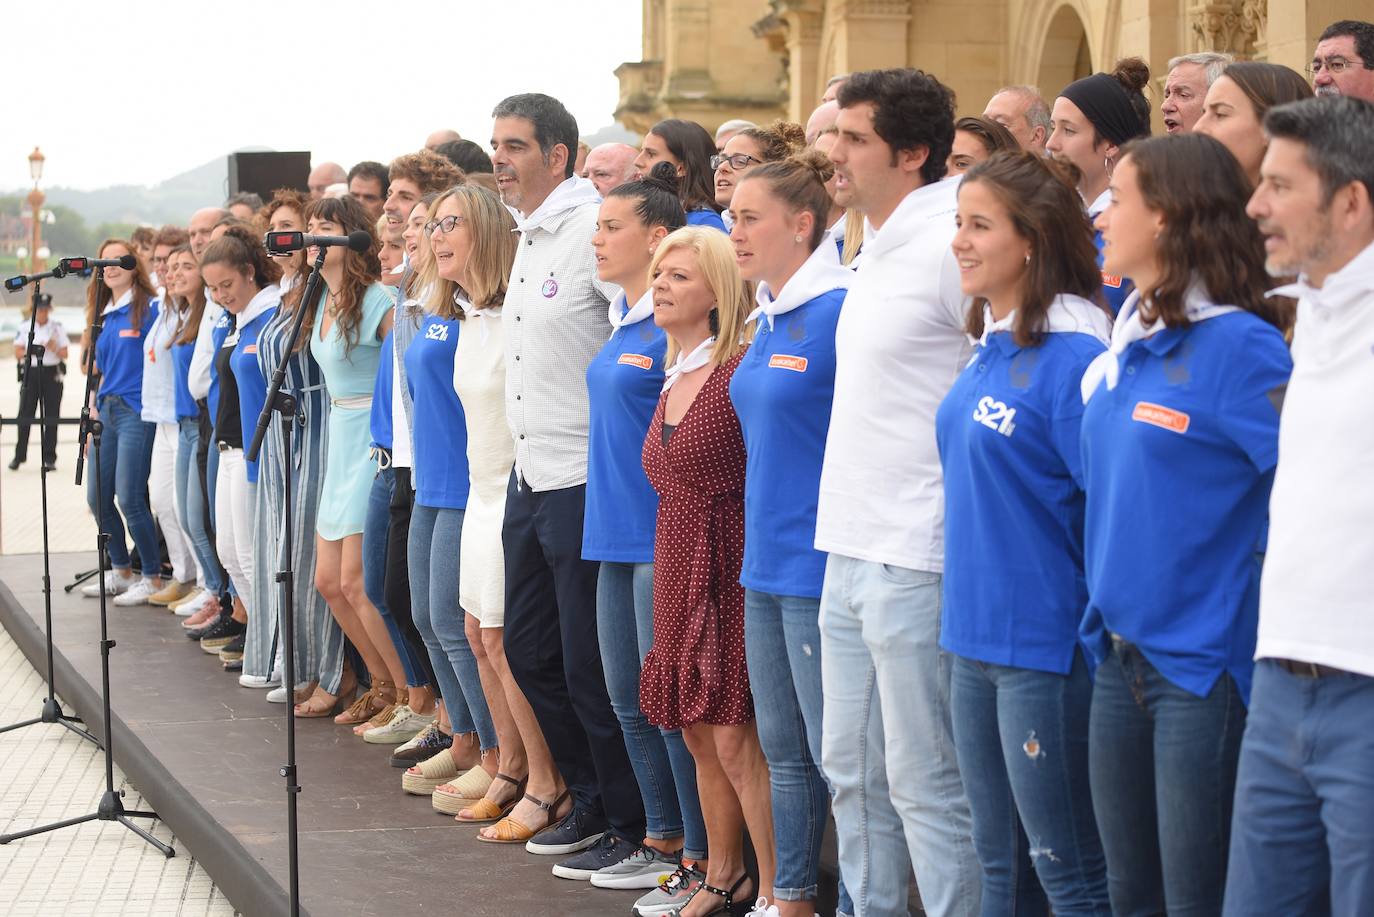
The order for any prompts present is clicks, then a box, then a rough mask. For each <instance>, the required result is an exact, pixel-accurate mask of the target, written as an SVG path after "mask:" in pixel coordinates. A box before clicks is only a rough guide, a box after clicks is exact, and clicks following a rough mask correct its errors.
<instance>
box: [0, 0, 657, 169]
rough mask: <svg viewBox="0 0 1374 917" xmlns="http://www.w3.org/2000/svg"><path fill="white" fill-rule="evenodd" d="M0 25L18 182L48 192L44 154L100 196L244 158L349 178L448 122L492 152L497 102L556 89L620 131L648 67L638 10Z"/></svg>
mask: <svg viewBox="0 0 1374 917" xmlns="http://www.w3.org/2000/svg"><path fill="white" fill-rule="evenodd" d="M0 20H3V24H2V25H0V30H3V32H4V34H5V35H6V36H7V37H9V38H10V39H11V40H10V41H7V42H6V45H5V53H4V62H5V72H6V75H7V77H8V82H9V87H8V90H9V91H8V92H7V93H6V96H7V103H8V104H7V106H6V107H7V109H8V111H9V117H8V119H7V120H8V125H9V126H8V127H6V128H5V129H4V130H3V131H0V188H10V189H13V188H21V187H27V186H30V185H31V182H30V180H29V165H28V156H29V154H30V153H31V152H32V151H33V148H34V146H35V145H37V146H39V147H41V148H42V151H43V154H44V155H45V156H46V157H47V160H46V163H45V165H44V170H43V182H42V183H43V185H44V186H48V187H51V186H56V185H62V186H66V187H72V188H84V189H90V188H100V187H104V186H106V185H112V184H140V185H141V184H155V183H157V182H159V181H162V180H163V179H166V178H170V177H171V176H173V175H176V174H177V173H179V172H183V171H186V170H187V169H190V168H194V167H196V166H199V165H202V164H204V163H205V162H208V161H209V160H211V159H214V158H216V157H222V156H225V155H227V154H228V153H230V152H231V151H233V150H235V149H239V148H243V147H268V148H271V149H276V150H308V151H311V152H312V154H313V157H314V161H316V162H321V161H328V160H332V161H334V162H338V163H342V164H343V166H344V168H348V167H349V166H350V165H352V164H353V163H355V162H358V161H360V160H363V159H375V160H379V161H381V162H387V161H389V160H390V159H392V158H393V157H395V156H397V155H400V154H401V153H406V152H410V151H413V150H415V149H418V148H419V147H420V146H422V145H423V144H424V140H425V137H426V136H427V135H428V134H429V133H430V132H431V131H433V130H435V129H438V128H453V129H454V130H457V131H458V132H459V133H460V134H462V135H463V137H464V138H465V139H469V140H474V141H476V142H478V143H481V144H482V145H483V146H484V147H485V146H486V145H487V141H488V140H489V139H490V137H491V110H492V108H493V107H494V106H495V104H496V103H497V102H499V101H500V100H501V99H502V98H503V97H504V96H507V95H511V94H513V93H517V92H545V93H548V94H550V95H553V96H556V97H557V98H559V99H560V100H561V101H562V102H563V104H564V105H566V106H567V107H568V109H569V110H570V111H571V112H572V113H573V115H574V116H575V117H576V118H577V122H578V127H579V128H580V129H581V131H582V133H584V134H589V133H592V132H593V131H595V130H597V129H598V128H601V127H605V126H606V125H608V124H610V123H611V121H612V113H613V112H614V110H615V106H616V102H617V99H618V97H619V91H618V84H617V81H616V78H615V76H614V74H613V73H612V71H613V70H614V69H615V68H616V67H618V66H619V65H620V64H621V63H623V62H625V61H629V60H639V59H640V56H641V54H640V51H641V32H640V23H641V5H640V3H639V0H592V2H585V0H584V2H580V3H579V2H575V0H574V2H567V0H498V2H487V3H480V4H478V3H472V2H470V0H449V2H436V0H372V2H361V0H325V2H312V3H306V2H303V0H274V2H267V0H227V2H225V0H182V2H170V0H134V2H133V3H129V4H110V3H95V2H90V0H59V2H56V3H47V4H38V3H34V2H32V0H6V2H5V3H4V11H3V14H0ZM58 22H61V23H64V24H63V25H61V26H60V27H59V26H58V25H57V23H58ZM47 34H50V35H52V36H54V42H53V43H49V42H46V41H45V40H44V36H45V35H47ZM54 47H60V49H61V50H60V52H54V50H53V48H54ZM30 72H35V73H36V74H37V75H36V76H35V77H34V78H32V80H31V81H30V78H28V77H26V76H25V74H27V73H30ZM32 98H37V99H41V102H40V103H38V104H35V105H34V106H33V107H32V108H31V109H30V111H29V112H26V111H25V109H24V100H26V99H32Z"/></svg>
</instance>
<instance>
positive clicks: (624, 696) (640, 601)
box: [596, 561, 706, 860]
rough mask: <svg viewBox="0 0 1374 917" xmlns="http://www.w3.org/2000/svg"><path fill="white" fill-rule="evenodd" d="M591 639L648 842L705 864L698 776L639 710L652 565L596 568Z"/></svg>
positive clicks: (680, 749) (676, 743) (649, 636)
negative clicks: (670, 844) (672, 845)
mask: <svg viewBox="0 0 1374 917" xmlns="http://www.w3.org/2000/svg"><path fill="white" fill-rule="evenodd" d="M596 631H597V639H598V640H599V641H600V644H601V667H602V669H603V670H604V672H605V674H606V691H607V693H609V694H610V696H611V707H612V708H613V709H614V710H615V715H616V717H617V718H618V719H619V720H620V729H621V731H622V732H623V733H624V734H625V750H626V751H627V752H628V753H629V755H630V766H631V767H632V768H634V772H635V780H636V781H637V782H638V783H639V795H640V796H642V797H643V798H644V815H645V820H646V823H647V825H648V828H647V829H646V831H645V834H646V836H648V837H652V838H656V839H658V840H665V839H668V838H676V837H681V838H682V839H683V848H682V850H683V856H685V857H687V858H688V859H693V860H701V859H705V858H706V822H705V820H704V819H703V818H702V816H701V802H700V801H699V800H698V799H697V769H696V762H694V761H693V760H692V753H691V752H690V751H688V750H687V746H686V744H685V743H684V742H683V741H682V731H681V730H679V729H664V730H659V728H658V727H657V726H654V725H652V724H650V723H649V721H648V720H647V719H645V718H644V714H643V712H642V711H640V709H639V670H640V668H641V667H642V666H643V664H644V657H645V656H646V655H648V652H649V648H650V647H651V646H653V642H654V565H653V564H651V563H650V564H623V563H612V562H609V561H602V562H601V569H600V570H599V571H598V574H597V579H596Z"/></svg>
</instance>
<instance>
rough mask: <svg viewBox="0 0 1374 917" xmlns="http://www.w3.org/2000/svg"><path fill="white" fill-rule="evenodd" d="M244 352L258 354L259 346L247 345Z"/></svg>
mask: <svg viewBox="0 0 1374 917" xmlns="http://www.w3.org/2000/svg"><path fill="white" fill-rule="evenodd" d="M243 352H244V353H257V352H258V345H257V344H245V345H244V346H243Z"/></svg>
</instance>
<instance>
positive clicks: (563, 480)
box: [491, 93, 645, 879]
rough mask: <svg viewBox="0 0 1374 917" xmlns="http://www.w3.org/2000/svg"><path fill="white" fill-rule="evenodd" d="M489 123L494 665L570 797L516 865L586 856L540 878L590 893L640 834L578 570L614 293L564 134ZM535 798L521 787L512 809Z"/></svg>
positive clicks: (510, 115) (590, 573)
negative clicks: (498, 420)
mask: <svg viewBox="0 0 1374 917" xmlns="http://www.w3.org/2000/svg"><path fill="white" fill-rule="evenodd" d="M492 116H493V117H494V118H495V119H496V123H495V125H494V126H493V128H492V140H491V147H492V157H491V160H492V165H493V166H494V168H495V175H496V184H497V188H498V189H499V190H500V192H501V198H502V200H503V201H505V203H506V206H507V207H509V208H510V209H511V210H512V211H513V212H514V213H515V214H516V223H517V228H518V229H519V232H520V242H519V246H518V248H517V250H516V255H515V262H514V265H513V267H512V268H511V276H510V283H509V285H508V287H507V292H506V300H505V306H504V308H503V309H502V315H501V320H502V324H503V325H504V327H505V335H506V419H507V421H508V422H509V424H510V430H511V436H512V437H513V438H514V440H515V468H514V470H513V471H512V473H511V479H510V485H509V488H508V489H507V492H506V518H505V525H504V528H503V531H502V538H501V541H502V545H503V547H504V549H505V555H506V556H505V561H506V618H505V628H506V633H505V649H506V659H507V660H508V661H509V662H510V667H511V672H512V674H513V675H514V676H515V680H516V683H517V684H519V685H520V689H521V690H522V691H523V692H524V693H525V698H526V699H527V700H528V701H529V702H530V706H531V707H532V708H533V709H534V714H535V717H536V718H537V719H538V720H539V726H540V729H541V730H542V731H543V733H544V739H545V741H546V742H547V743H548V746H549V751H550V752H551V753H552V754H553V758H554V761H555V762H556V763H557V765H558V769H559V772H560V773H561V774H562V775H563V779H564V780H565V781H566V782H567V784H568V789H569V791H570V792H571V794H572V797H573V805H572V808H571V810H570V811H568V812H567V815H566V817H563V818H558V817H555V816H556V815H557V816H562V815H563V814H564V813H563V811H561V810H559V811H556V812H555V811H554V810H555V809H558V803H557V802H556V801H555V799H554V798H553V794H549V795H548V796H547V798H545V797H539V800H538V801H542V802H545V803H548V804H549V807H546V809H545V810H544V811H542V812H537V813H533V814H537V815H538V816H539V818H536V819H533V820H531V821H524V822H523V823H524V824H527V825H529V826H530V827H533V828H536V829H538V828H541V827H543V825H544V824H545V822H546V821H547V822H551V824H550V825H549V827H548V828H547V830H544V831H542V832H541V833H539V834H538V835H536V836H535V837H534V838H533V839H532V840H531V841H530V842H529V843H528V845H527V849H528V850H529V851H530V852H531V853H545V854H577V853H579V851H586V852H585V853H582V854H581V855H580V856H575V857H573V858H572V859H570V860H566V861H564V862H561V863H559V864H558V865H557V866H555V867H554V874H555V875H558V876H561V877H563V878H569V879H590V878H591V876H592V874H593V873H595V872H596V871H597V870H599V869H602V868H605V867H608V866H615V865H617V864H619V863H621V862H623V861H625V860H627V859H629V858H630V857H631V856H633V855H634V854H635V853H636V852H637V851H638V850H639V846H640V842H641V840H642V839H643V837H644V829H645V823H644V805H643V802H642V801H641V800H640V797H639V785H638V783H637V782H636V781H635V776H634V771H633V770H631V767H630V759H629V755H628V753H627V752H626V749H625V740H624V736H623V735H622V734H621V731H620V722H619V720H617V719H616V716H615V712H614V710H612V708H611V700H610V695H609V694H608V693H607V692H606V679H605V675H604V673H603V672H602V668H601V649H600V645H599V643H598V642H597V631H596V578H597V572H598V565H597V564H595V563H592V562H589V561H585V560H583V559H582V517H583V509H584V502H585V497H586V486H587V431H588V408H587V384H586V373H587V365H588V364H589V363H591V361H592V358H593V357H594V356H595V355H596V353H597V351H599V350H600V349H601V346H602V345H603V344H605V343H606V339H607V338H608V337H610V334H611V326H610V322H609V320H608V318H607V311H608V309H607V306H608V304H609V302H610V296H609V295H608V294H609V293H610V292H613V291H611V290H607V289H605V288H603V286H602V285H601V283H600V281H598V280H597V278H596V268H595V263H594V259H593V255H592V246H591V239H592V233H593V231H594V230H595V228H596V220H597V212H598V209H599V204H600V199H601V198H600V195H598V194H597V192H596V188H595V187H594V186H593V185H592V183H591V182H589V181H587V180H586V179H584V178H578V177H576V176H574V175H573V160H574V157H575V156H576V151H577V121H576V120H575V119H574V118H573V116H572V115H571V114H569V113H568V111H567V109H565V108H564V107H563V105H562V104H561V103H560V102H559V101H558V100H557V99H554V98H551V97H549V96H546V95H542V94H540V93H525V94H522V95H515V96H511V97H509V98H507V99H505V100H503V101H502V102H501V103H500V104H499V105H497V106H496V110H495V111H493V112H492ZM570 713H571V714H573V715H571V716H570V715H569V714H570ZM535 797H538V794H537V793H535V792H534V787H530V794H529V795H528V796H527V797H526V799H527V800H529V799H532V798H535ZM523 805H524V806H525V808H517V810H516V813H515V817H517V818H520V817H521V816H522V815H524V814H525V812H526V810H527V809H528V808H529V805H528V803H525V804H523ZM540 818H542V819H543V821H541V820H539V819H540ZM522 821H523V819H522ZM587 848H591V849H587Z"/></svg>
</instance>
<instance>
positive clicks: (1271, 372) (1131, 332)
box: [1022, 133, 1293, 914]
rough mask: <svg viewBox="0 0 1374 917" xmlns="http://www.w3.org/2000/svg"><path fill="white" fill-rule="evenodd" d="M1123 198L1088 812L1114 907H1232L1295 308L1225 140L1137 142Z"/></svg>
mask: <svg viewBox="0 0 1374 917" xmlns="http://www.w3.org/2000/svg"><path fill="white" fill-rule="evenodd" d="M1111 190H1112V203H1111V205H1110V206H1109V207H1108V208H1107V209H1106V210H1105V211H1103V213H1102V215H1101V216H1099V217H1098V221H1097V222H1098V228H1099V229H1100V230H1101V231H1102V235H1103V236H1104V237H1105V239H1106V247H1105V251H1106V257H1107V260H1106V269H1107V270H1108V271H1112V272H1115V273H1123V274H1124V273H1129V274H1130V275H1131V276H1132V277H1133V278H1135V281H1136V292H1135V293H1133V294H1132V296H1131V298H1130V299H1128V300H1127V301H1126V304H1125V306H1124V307H1123V309H1122V312H1121V315H1120V316H1118V317H1117V321H1116V324H1115V326H1114V328H1113V330H1112V343H1111V348H1110V349H1109V350H1108V351H1107V352H1106V353H1104V354H1102V355H1101V356H1099V357H1098V358H1097V359H1096V360H1094V361H1093V362H1092V363H1091V364H1090V365H1089V366H1088V369H1087V371H1086V372H1085V373H1084V375H1083V381H1082V398H1083V401H1084V402H1085V403H1086V406H1085V407H1084V409H1083V423H1082V436H1081V438H1082V456H1083V481H1084V485H1085V486H1084V489H1085V490H1086V491H1087V494H1088V501H1087V511H1086V514H1085V519H1084V552H1083V553H1084V571H1085V574H1086V579H1087V588H1088V601H1087V605H1086V608H1087V611H1086V613H1085V614H1084V617H1083V623H1082V625H1081V627H1080V639H1082V641H1083V645H1084V647H1085V648H1086V650H1087V652H1088V653H1089V654H1090V655H1091V657H1092V659H1093V660H1094V661H1095V662H1096V663H1097V676H1096V681H1095V683H1094V685H1093V697H1092V712H1091V715H1090V725H1089V730H1088V744H1089V775H1090V785H1091V787H1092V797H1093V809H1094V812H1095V814H1096V817H1097V826H1098V830H1099V831H1100V832H1101V835H1102V847H1103V850H1104V851H1105V852H1106V856H1107V884H1108V889H1109V891H1110V893H1111V903H1112V910H1113V911H1114V912H1115V913H1117V914H1163V913H1170V914H1219V913H1221V906H1222V892H1223V889H1224V888H1225V885H1226V862H1227V848H1228V841H1229V835H1230V826H1231V808H1232V797H1233V795H1234V792H1235V783H1236V766H1237V761H1238V758H1239V754H1240V742H1241V733H1242V732H1243V731H1244V727H1245V709H1246V704H1247V703H1248V702H1249V698H1250V679H1251V675H1252V674H1253V672H1254V656H1255V638H1256V628H1257V625H1258V619H1259V582H1260V576H1259V575H1260V564H1259V560H1258V555H1257V552H1259V551H1262V550H1263V547H1262V546H1263V543H1264V538H1265V529H1266V524H1267V518H1268V504H1269V491H1270V487H1271V486H1272V484H1273V481H1274V468H1275V466H1276V464H1277V462H1278V434H1279V405H1280V404H1281V402H1282V396H1283V392H1284V389H1285V388H1286V386H1287V384H1288V377H1289V375H1290V373H1291V372H1292V368H1293V364H1292V360H1291V358H1290V357H1289V354H1288V347H1287V346H1286V344H1285V343H1284V339H1283V326H1284V325H1285V320H1284V318H1285V315H1286V314H1288V313H1287V310H1285V309H1284V308H1283V306H1282V305H1281V304H1279V303H1276V302H1275V301H1274V300H1273V299H1269V298H1266V297H1265V291H1266V290H1267V288H1268V287H1269V275H1268V273H1267V272H1266V271H1265V266H1264V246H1263V243H1262V240H1261V236H1260V232H1259V229H1258V228H1257V227H1256V225H1255V223H1254V222H1253V221H1252V220H1251V219H1250V218H1249V217H1247V216H1246V214H1245V207H1246V203H1247V202H1248V200H1249V198H1250V194H1251V188H1250V182H1249V180H1248V179H1247V178H1246V176H1245V173H1244V172H1243V171H1242V170H1241V168H1240V165H1239V164H1238V163H1237V162H1236V159H1235V157H1234V156H1232V155H1231V154H1230V153H1229V152H1227V150H1226V148H1225V147H1223V146H1222V145H1221V144H1220V143H1219V142H1217V141H1216V140H1214V139H1212V138H1211V137H1208V136H1206V135H1203V134H1197V133H1193V134H1186V135H1184V136H1182V137H1160V138H1157V139H1154V140H1146V141H1142V142H1140V143H1136V144H1132V145H1130V146H1128V147H1127V148H1126V149H1125V150H1124V151H1123V155H1122V157H1121V161H1120V163H1119V164H1118V166H1117V168H1116V170H1115V172H1114V173H1113V175H1112V183H1111ZM1022 598H1023V599H1024V595H1023V596H1022ZM1047 752H1048V750H1047Z"/></svg>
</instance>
